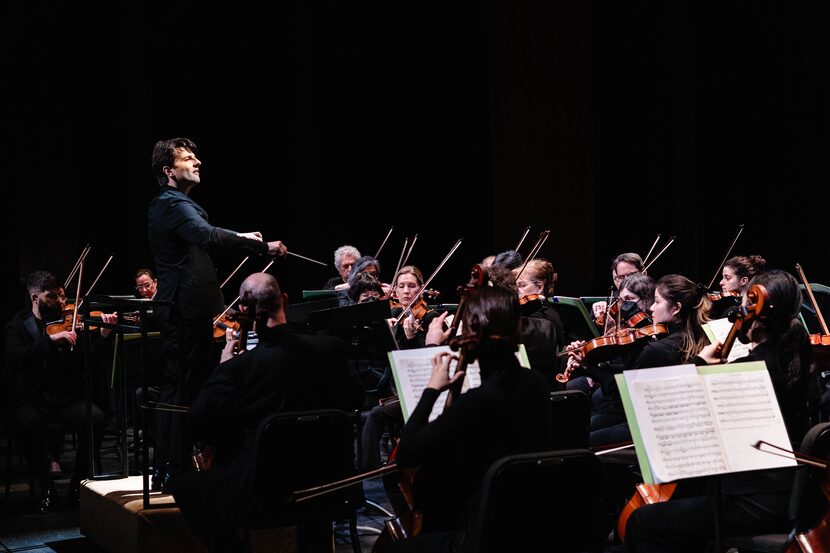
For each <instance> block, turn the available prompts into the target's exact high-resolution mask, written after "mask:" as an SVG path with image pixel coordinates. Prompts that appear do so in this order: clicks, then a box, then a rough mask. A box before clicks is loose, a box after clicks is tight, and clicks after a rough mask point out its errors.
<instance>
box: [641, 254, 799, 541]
mask: <svg viewBox="0 0 830 553" xmlns="http://www.w3.org/2000/svg"><path fill="white" fill-rule="evenodd" d="M748 284H749V286H750V287H751V286H752V285H756V284H758V285H761V286H763V287H764V288H765V289H766V291H767V295H768V300H766V301H765V303H767V304H768V306H769V307H771V309H764V310H762V312H761V313H760V314H758V315H757V316H755V317H754V318H753V319H752V320H751V321H749V323H748V324H747V325H744V326H742V327H741V331H742V334H743V336H742V337H741V336H740V335H739V339H741V340H742V341H745V340H748V341H750V342H751V343H752V344H753V345H754V347H753V349H752V351H751V352H750V353H749V355H747V356H746V357H744V358H741V359H736V360H735V362H744V361H764V362H765V363H766V366H767V370H768V371H769V373H770V377H771V379H772V385H773V388H774V389H775V395H776V397H777V399H778V403H779V405H780V407H781V414H782V416H783V417H784V423H785V424H786V426H787V431H788V433H789V435H790V436H791V437H793V438H794V439H796V440H800V439H801V438H802V437H803V436H804V434H805V432H806V429H807V427H808V425H809V417H808V413H809V412H810V409H811V408H810V402H809V401H808V398H811V397H814V395H815V393H814V391H813V390H811V387H812V386H813V379H812V378H811V374H810V373H811V359H810V356H811V350H810V343H809V338H808V334H807V330H806V329H805V328H804V326H803V325H802V324H801V322H800V321H799V319H798V314H799V310H800V308H801V303H802V298H801V291H800V289H799V287H798V283H797V282H796V280H795V278H793V277H792V275H790V274H788V273H786V272H784V271H780V270H770V271H765V272H761V273H758V274H757V275H756V276H755V277H753V278H752V279H751V280H750V281H749V283H748ZM719 348H720V344H712V345H709V346H707V347H705V348H703V350H702V351H700V352H699V354H698V357H697V358H696V359H694V362H695V363H697V364H704V363H722V362H723V361H722V359H721V355H718V349H719ZM792 477H793V471H792V469H777V470H772V471H752V472H746V473H736V474H730V475H727V476H725V477H724V478H723V480H722V483H723V487H724V489H726V490H728V489H730V488H731V489H743V490H752V491H751V492H748V493H740V494H727V495H726V496H725V497H724V498H723V499H724V501H725V503H723V504H722V507H721V514H722V533H723V534H724V535H729V534H735V533H740V534H741V535H747V534H770V533H787V532H789V531H790V530H791V529H792V525H791V522H790V520H789V517H788V509H789V500H790V494H791V490H792V485H793V483H792ZM684 484H685V482H684V481H680V482H679V483H678V488H677V491H676V492H675V494H674V496H673V498H672V499H670V500H669V501H667V502H664V503H655V504H653V505H646V506H643V507H641V508H639V509H637V510H636V511H634V512H633V513H632V515H631V517H630V518H629V520H628V523H627V525H626V546H628V550H629V551H635V552H639V551H649V552H659V551H672V552H677V551H703V550H705V549H706V545H707V543H708V542H709V541H711V540H712V538H713V531H714V530H713V529H714V524H713V521H714V510H713V509H714V507H713V502H714V500H715V498H713V497H711V496H709V495H698V496H696V497H690V496H689V495H690V494H688V493H686V494H685V496H686V497H685V498H680V497H679V496H681V495H684V494H683V493H682V488H683V486H684Z"/></svg>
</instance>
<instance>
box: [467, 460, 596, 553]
mask: <svg viewBox="0 0 830 553" xmlns="http://www.w3.org/2000/svg"><path fill="white" fill-rule="evenodd" d="M604 485H605V477H604V473H603V467H602V464H601V463H600V461H599V459H598V458H597V457H596V456H595V455H594V454H593V453H592V452H590V451H589V450H587V449H571V450H561V451H548V452H544V453H529V454H521V455H511V456H507V457H503V458H501V459H499V460H498V461H496V462H495V463H493V465H492V466H491V467H490V469H489V470H488V471H487V473H486V474H485V476H484V481H483V486H482V495H481V504H480V508H479V516H478V525H477V526H476V528H475V529H474V530H473V534H472V536H471V538H472V540H473V547H472V551H475V552H477V553H495V552H504V551H557V552H565V553H566V552H571V551H589V550H594V549H596V550H601V548H602V545H603V543H604V542H605V539H606V537H607V536H608V532H609V528H610V526H609V521H608V514H607V512H606V509H605V506H604V505H603V503H602V497H604V495H605V494H604V493H603V487H604Z"/></svg>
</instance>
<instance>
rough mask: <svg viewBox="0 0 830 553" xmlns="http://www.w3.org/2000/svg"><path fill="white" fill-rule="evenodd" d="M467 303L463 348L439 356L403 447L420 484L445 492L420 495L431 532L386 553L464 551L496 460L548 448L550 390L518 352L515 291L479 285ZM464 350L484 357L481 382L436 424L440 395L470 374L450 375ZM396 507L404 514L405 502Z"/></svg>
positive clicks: (402, 460) (402, 459)
mask: <svg viewBox="0 0 830 553" xmlns="http://www.w3.org/2000/svg"><path fill="white" fill-rule="evenodd" d="M465 306H466V307H465V309H464V311H463V315H462V317H463V321H462V324H461V329H462V338H461V340H460V345H459V346H458V347H459V348H460V349H459V351H460V353H459V354H458V355H451V354H450V353H447V352H442V353H438V354H436V355H435V356H434V357H433V359H432V374H431V376H430V379H429V382H428V384H427V387H426V389H425V390H424V392H423V394H422V395H421V398H420V401H419V402H418V405H417V407H415V409H414V410H413V412H412V415H411V416H410V417H409V420H408V421H407V423H406V425H405V426H404V428H403V431H402V434H401V439H400V444H399V447H398V452H397V465H398V467H401V468H412V467H418V471H417V473H416V474H415V486H414V489H415V490H425V489H435V490H439V491H438V492H437V496H436V497H435V498H434V499H435V501H434V502H433V501H430V500H429V499H430V498H429V496H416V497H415V502H416V505H418V506H419V508H420V509H421V510H422V514H423V520H424V528H423V532H421V533H420V534H419V535H417V536H415V537H410V538H408V539H406V540H403V541H397V542H389V543H387V544H386V545H385V546H381V547H380V548H377V547H376V549H377V550H378V551H380V552H381V553H386V552H389V551H408V552H409V551H413V552H414V551H430V552H434V551H457V550H458V549H459V547H460V546H461V544H463V543H464V541H465V539H466V537H467V536H468V534H470V533H472V532H474V528H475V519H476V516H477V512H478V509H477V504H476V498H477V497H478V494H479V492H480V488H481V483H482V479H483V477H484V473H485V472H486V471H487V469H488V468H489V467H490V465H491V464H492V463H493V462H494V461H496V460H497V459H499V458H501V457H504V456H506V455H511V454H517V453H529V452H535V451H543V450H544V449H545V448H546V447H547V443H548V438H547V435H548V428H549V423H548V402H549V397H548V394H549V391H548V387H547V385H546V383H545V381H544V379H543V378H542V377H541V376H540V375H539V374H538V373H536V372H535V371H529V370H527V369H526V368H524V367H522V366H521V365H520V364H519V362H518V360H517V358H516V356H515V352H516V350H517V347H518V343H519V317H520V314H519V303H518V298H517V296H516V293H515V291H513V290H509V289H506V288H502V287H500V286H485V287H481V288H475V289H471V290H470V291H469V297H468V299H467V300H466V303H465ZM459 355H463V356H464V357H465V359H466V360H467V361H469V362H472V361H478V364H479V367H480V370H481V385H480V386H479V387H477V388H473V389H470V390H468V391H467V392H466V393H464V394H462V395H460V396H459V397H457V398H455V399H454V400H453V402H452V405H450V406H449V407H448V408H447V409H446V410H445V411H444V412H443V414H442V415H441V416H439V417H438V418H437V419H435V420H433V421H432V422H429V415H430V412H431V411H432V408H433V405H434V404H435V401H436V400H437V398H438V396H439V394H440V393H441V392H442V391H443V390H446V389H447V388H449V387H450V385H451V384H453V383H454V382H455V381H456V380H458V379H460V378H463V376H464V374H463V373H456V374H455V375H454V376H453V377H452V378H450V376H449V367H450V362H451V360H452V359H457V358H458V357H459ZM452 467H454V469H453V468H452ZM449 490H451V492H450V491H449ZM393 506H395V505H394V504H393ZM395 508H396V510H398V512H400V509H403V508H404V507H403V506H395Z"/></svg>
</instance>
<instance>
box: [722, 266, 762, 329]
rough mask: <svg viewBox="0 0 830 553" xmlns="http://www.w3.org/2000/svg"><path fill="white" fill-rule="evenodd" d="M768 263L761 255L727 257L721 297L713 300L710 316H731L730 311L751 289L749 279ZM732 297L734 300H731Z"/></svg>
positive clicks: (723, 270) (723, 271) (723, 272)
mask: <svg viewBox="0 0 830 553" xmlns="http://www.w3.org/2000/svg"><path fill="white" fill-rule="evenodd" d="M766 265H767V261H766V259H764V258H763V257H761V256H760V255H736V256H734V257H730V258H729V259H727V260H726V261H725V262H724V264H723V269H721V276H722V277H723V278H722V279H721V281H720V283H719V285H720V288H721V295H720V296H721V299H720V300H719V301H715V302H713V306H712V311H711V313H710V314H709V318H710V319H721V318H723V317H727V316H729V313H730V312H731V311H734V310H735V308H736V307H737V306H738V305H740V304H741V295H742V294H744V293H745V292H746V291H747V290H749V281H750V280H751V279H752V277H754V276H755V275H756V274H758V273H759V272H761V271H763V270H764V268H765V267H766ZM730 298H732V299H733V301H730Z"/></svg>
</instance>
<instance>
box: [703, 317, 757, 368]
mask: <svg viewBox="0 0 830 553" xmlns="http://www.w3.org/2000/svg"><path fill="white" fill-rule="evenodd" d="M706 326H708V327H709V329H710V330H711V331H712V334H713V335H714V336H715V339H716V340H717V341H718V342H720V343H721V344H722V343H723V341H724V340H726V337H727V336H728V335H729V331H730V330H732V323H730V322H729V319H712V320H711V321H709V322H707V323H705V324H704V329H705V327H706ZM707 334H708V333H707ZM709 339H710V340H711V336H710V337H709ZM750 351H752V345H751V344H742V343H741V342H740V340H737V339H736V340H735V342H734V343H733V344H732V349H731V350H729V356H728V357H727V358H726V362H727V363H731V362H732V361H734V360H735V359H740V358H741V357H746V356H747V355H749V352H750Z"/></svg>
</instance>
